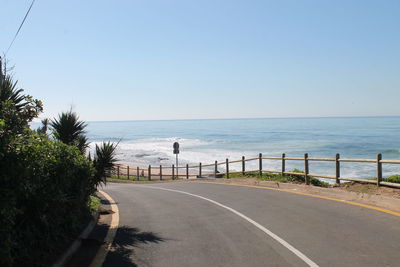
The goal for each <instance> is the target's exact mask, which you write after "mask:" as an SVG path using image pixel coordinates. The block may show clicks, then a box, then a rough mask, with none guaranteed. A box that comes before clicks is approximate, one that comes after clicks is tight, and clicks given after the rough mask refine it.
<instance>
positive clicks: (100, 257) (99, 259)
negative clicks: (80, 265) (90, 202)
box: [89, 190, 119, 267]
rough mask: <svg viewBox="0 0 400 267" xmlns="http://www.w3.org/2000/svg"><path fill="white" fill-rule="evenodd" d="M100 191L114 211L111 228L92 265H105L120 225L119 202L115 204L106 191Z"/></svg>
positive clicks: (94, 266) (98, 266)
mask: <svg viewBox="0 0 400 267" xmlns="http://www.w3.org/2000/svg"><path fill="white" fill-rule="evenodd" d="M99 193H100V194H102V195H103V196H104V198H105V199H107V201H108V202H109V203H110V206H111V210H112V211H113V212H114V213H113V214H112V215H111V223H110V228H109V229H108V232H107V235H106V238H105V239H104V244H103V245H102V246H101V247H100V249H99V251H97V253H96V256H95V257H94V259H93V261H92V263H91V264H90V265H89V266H90V267H100V266H102V265H103V262H104V260H105V259H106V256H107V253H108V252H109V251H110V250H111V246H112V243H113V241H114V238H115V234H116V233H117V229H118V225H119V210H118V206H117V204H115V201H114V200H113V199H112V198H111V197H110V195H109V194H107V193H106V192H104V191H101V190H99Z"/></svg>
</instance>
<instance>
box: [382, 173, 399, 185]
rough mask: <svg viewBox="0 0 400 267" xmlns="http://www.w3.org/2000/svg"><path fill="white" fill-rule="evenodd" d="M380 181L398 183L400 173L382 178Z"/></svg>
mask: <svg viewBox="0 0 400 267" xmlns="http://www.w3.org/2000/svg"><path fill="white" fill-rule="evenodd" d="M382 181H385V182H389V183H397V184H400V174H397V175H392V176H389V177H386V178H383V179H382Z"/></svg>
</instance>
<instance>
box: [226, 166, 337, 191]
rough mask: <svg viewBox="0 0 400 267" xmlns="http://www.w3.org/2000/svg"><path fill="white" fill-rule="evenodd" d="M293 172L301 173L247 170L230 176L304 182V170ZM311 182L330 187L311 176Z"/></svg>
mask: <svg viewBox="0 0 400 267" xmlns="http://www.w3.org/2000/svg"><path fill="white" fill-rule="evenodd" d="M291 172H294V173H299V175H281V174H277V173H263V174H262V175H260V173H259V172H246V173H245V174H242V173H236V174H229V178H233V179H234V178H246V177H252V178H257V179H258V180H262V181H275V182H280V183H304V182H305V179H304V172H303V171H301V170H299V169H294V170H292V171H291ZM224 178H227V177H226V175H224ZM310 183H311V184H312V185H314V186H320V187H329V183H327V182H324V181H321V180H319V179H317V178H314V177H310Z"/></svg>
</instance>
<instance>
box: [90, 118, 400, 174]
mask: <svg viewBox="0 0 400 267" xmlns="http://www.w3.org/2000/svg"><path fill="white" fill-rule="evenodd" d="M87 134H88V137H89V140H90V142H91V146H92V148H93V146H94V145H95V144H98V143H100V142H101V141H114V142H119V145H118V153H117V155H118V159H119V160H120V161H121V162H124V163H130V164H133V165H139V166H148V165H150V164H151V165H154V166H157V165H168V166H171V165H172V164H174V163H175V155H174V154H173V149H172V145H173V143H174V142H179V144H180V154H179V165H180V166H181V165H185V164H190V165H196V164H198V163H199V162H201V163H202V164H210V163H214V162H215V161H216V160H217V161H219V162H222V161H225V160H226V159H227V158H228V159H229V160H239V159H241V157H242V156H245V157H246V158H253V157H257V156H258V154H259V153H263V155H264V156H281V155H282V153H286V156H287V157H304V153H308V154H309V157H329V158H334V157H335V154H336V153H340V156H341V158H368V159H375V158H376V154H377V153H382V154H383V158H384V159H400V117H340V118H267V119H210V120H170V121H167V120H164V121H108V122H89V123H88V127H87ZM280 164H281V162H280V161H273V160H264V161H263V169H268V170H280V168H281V167H280V166H281V165H280ZM334 165H335V163H334V162H314V161H312V162H310V173H313V174H314V173H317V174H325V175H334V173H335V168H334V167H335V166H334ZM341 165H342V166H341V167H342V176H343V177H353V178H368V177H374V176H376V174H375V172H376V171H375V170H376V165H375V164H373V163H369V164H366V163H342V164H341ZM246 167H247V168H248V169H256V168H258V162H256V161H254V162H247V166H246ZM220 168H221V170H224V168H223V166H221V167H220ZM294 168H298V169H304V162H301V161H287V163H286V169H287V170H291V169H294ZM230 169H231V170H240V169H241V164H240V163H237V164H232V165H231V166H230ZM383 171H384V176H389V175H393V174H398V173H400V165H389V164H384V168H383Z"/></svg>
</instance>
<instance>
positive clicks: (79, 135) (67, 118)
mask: <svg viewBox="0 0 400 267" xmlns="http://www.w3.org/2000/svg"><path fill="white" fill-rule="evenodd" d="M50 126H51V127H52V132H53V136H54V138H55V139H57V140H59V141H61V142H63V143H65V144H67V145H76V146H77V147H78V148H79V150H80V151H81V152H82V154H84V153H85V150H86V148H87V147H88V142H87V138H86V136H85V133H86V132H85V128H86V126H87V124H86V123H85V122H84V121H80V120H79V116H78V115H77V114H76V113H75V112H73V111H72V110H70V111H67V112H62V113H61V114H59V115H58V119H53V120H52V121H51V122H50Z"/></svg>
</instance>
